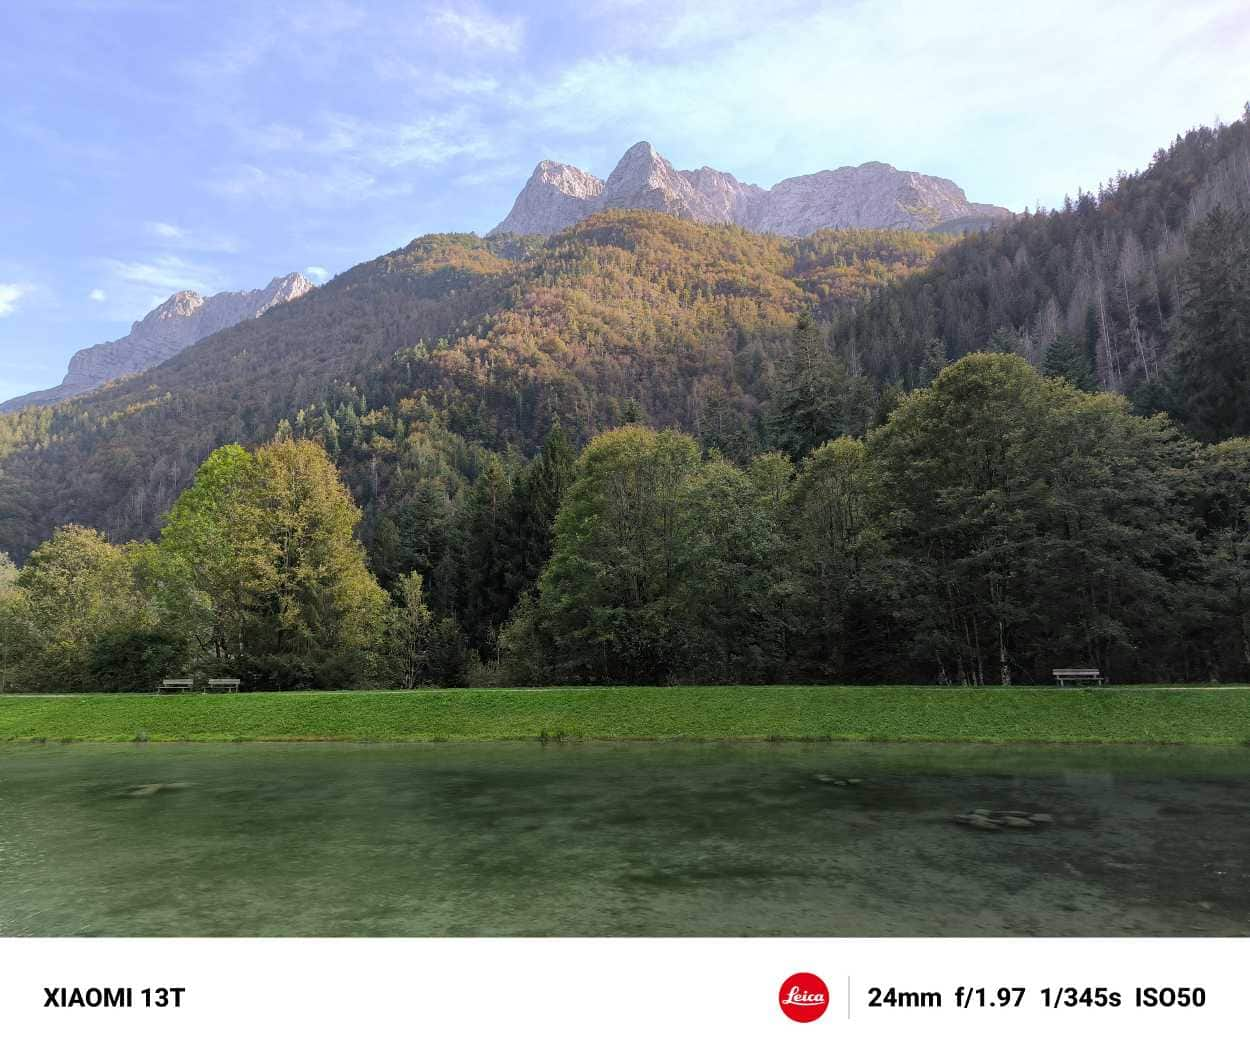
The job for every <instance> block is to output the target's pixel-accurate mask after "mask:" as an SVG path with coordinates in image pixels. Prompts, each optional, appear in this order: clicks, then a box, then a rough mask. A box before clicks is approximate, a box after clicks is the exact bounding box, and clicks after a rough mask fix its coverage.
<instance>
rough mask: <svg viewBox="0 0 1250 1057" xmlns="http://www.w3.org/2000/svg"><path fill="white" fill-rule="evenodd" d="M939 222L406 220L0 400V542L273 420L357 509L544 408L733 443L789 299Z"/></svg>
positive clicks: (805, 300) (855, 272)
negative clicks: (47, 394)
mask: <svg viewBox="0 0 1250 1057" xmlns="http://www.w3.org/2000/svg"><path fill="white" fill-rule="evenodd" d="M949 241H950V240H949V239H948V238H946V237H943V236H927V235H921V234H916V233H912V232H897V233H895V232H867V233H865V232H822V233H817V234H816V235H814V236H812V237H811V238H808V239H802V240H793V239H782V238H778V237H772V236H763V235H753V234H749V233H747V232H744V231H741V230H739V229H736V228H727V227H707V226H701V225H698V224H694V223H691V222H687V221H682V220H677V219H675V218H671V217H666V216H660V215H656V214H648V213H605V214H600V215H597V216H595V217H593V218H591V219H590V220H588V221H586V222H584V223H583V224H581V225H579V226H578V227H577V228H575V229H573V230H572V231H569V232H566V233H564V234H561V235H558V236H555V237H553V238H551V239H550V240H542V239H517V238H510V237H505V236H500V237H495V238H491V239H488V240H483V239H479V238H476V237H475V236H470V235H432V236H426V237H423V238H420V239H417V240H415V241H414V242H412V243H411V244H410V245H408V246H407V247H405V248H404V249H402V250H399V251H396V252H394V253H391V254H387V255H385V256H383V257H380V258H378V259H377V260H374V261H370V262H368V263H365V264H361V265H359V266H357V267H355V268H353V269H351V270H350V271H348V272H346V273H344V274H343V275H341V276H339V277H337V278H336V279H334V280H333V281H331V282H329V283H327V284H326V285H325V286H324V287H321V288H319V289H317V290H314V291H312V292H311V293H309V294H308V295H306V296H305V297H304V298H302V299H301V300H300V301H298V302H295V303H292V304H289V305H283V306H279V307H277V308H275V309H273V310H271V311H270V312H267V313H266V314H265V315H264V316H263V317H261V318H260V319H257V320H253V321H249V322H247V323H244V324H241V325H239V326H237V327H233V328H231V329H229V330H227V331H222V332H220V333H218V334H216V335H213V336H212V337H210V338H209V339H207V340H206V341H203V342H200V343H199V344H197V345H195V346H192V347H191V348H189V349H187V350H185V351H184V352H183V353H181V354H180V355H178V356H176V357H174V358H173V359H172V360H169V361H168V362H166V363H164V364H162V365H160V366H159V367H157V368H155V369H153V370H150V371H147V372H145V373H144V374H142V375H139V376H136V377H134V378H131V379H126V380H123V381H121V382H119V383H117V384H114V385H112V386H110V387H108V388H106V389H105V390H102V391H100V392H98V393H95V394H92V395H90V396H88V397H85V398H82V399H79V400H76V401H73V402H70V403H66V404H62V405H58V406H57V407H54V408H41V409H30V410H26V411H23V412H21V413H19V414H15V415H7V416H0V453H2V455H0V458H2V459H3V461H2V463H0V549H4V550H7V551H9V552H10V553H13V554H14V555H16V556H21V555H24V554H26V553H27V552H29V551H30V549H32V548H33V547H34V546H35V545H36V544H38V542H39V541H40V540H42V539H45V538H47V537H48V535H49V534H50V533H51V531H52V529H53V528H54V527H56V526H57V525H60V524H63V523H66V522H71V521H73V522H81V523H83V524H88V525H92V526H95V527H98V528H100V529H102V530H104V531H106V532H107V533H108V534H109V535H110V536H111V537H113V538H116V539H128V538H132V537H134V538H142V537H144V536H149V535H151V534H152V533H153V532H154V531H155V530H156V529H157V528H158V527H159V523H160V517H161V515H162V514H163V513H164V511H165V510H167V509H168V508H169V506H170V504H171V503H172V502H173V500H174V498H175V497H176V496H177V495H178V494H179V492H180V491H181V490H182V489H183V488H185V487H186V485H187V483H188V481H189V480H190V476H191V474H192V472H193V471H194V469H195V467H196V466H197V465H198V464H199V462H200V461H201V460H202V459H203V458H204V457H205V456H206V455H207V454H208V453H209V452H210V451H211V450H213V449H214V448H216V447H218V446H220V445H222V444H225V443H232V442H238V443H242V444H246V445H255V444H258V443H261V442H264V441H266V440H269V439H270V438H272V437H273V436H274V435H275V433H276V432H277V431H278V430H279V428H280V426H281V425H282V423H283V422H284V420H285V422H286V427H283V428H288V429H290V430H291V431H293V433H294V434H295V435H296V436H310V437H315V438H320V439H322V440H323V442H324V443H325V445H326V446H327V448H328V449H329V450H330V451H331V453H332V454H333V455H334V456H335V457H336V459H337V460H338V461H339V463H340V465H341V467H342V468H343V470H344V472H345V473H346V475H347V478H348V480H349V482H350V484H351V487H352V490H353V493H354V495H355V497H356V498H357V500H358V501H360V502H361V503H362V505H364V506H365V507H366V510H367V517H368V519H369V520H368V522H367V525H369V526H372V525H373V524H375V523H376V521H377V520H378V518H379V517H380V516H381V514H382V513H383V512H384V511H387V510H390V511H395V510H401V511H402V510H404V509H406V507H407V505H408V504H409V503H410V502H411V500H412V492H411V488H413V487H416V486H415V485H414V484H413V483H412V482H413V481H414V480H417V479H419V480H420V482H421V485H422V486H423V487H424V486H427V485H429V484H430V483H431V482H432V481H439V484H438V488H440V489H441V490H442V493H443V495H444V498H445V499H454V498H455V492H456V489H457V488H458V487H459V486H460V485H461V484H463V482H464V481H466V480H473V479H475V478H476V476H477V473H478V469H479V466H480V464H481V463H482V461H483V460H484V458H485V455H484V450H485V449H489V450H491V451H495V452H498V453H500V454H501V455H505V457H506V453H507V452H508V451H512V450H515V451H517V452H520V453H523V454H526V455H529V454H532V453H533V452H534V451H535V450H537V448H538V446H539V445H540V444H541V443H542V440H543V438H544V437H545V436H546V434H547V431H548V430H549V429H550V428H551V426H552V425H553V424H555V423H560V424H561V425H562V426H563V428H564V430H565V433H566V434H567V436H568V437H569V439H570V440H571V441H572V442H573V443H574V444H575V445H579V446H580V444H581V443H582V442H584V441H585V440H587V439H589V438H590V437H591V436H593V435H595V434H596V433H597V432H599V431H601V430H603V429H606V428H610V427H612V426H614V425H617V424H619V423H620V422H622V421H626V420H630V419H635V418H638V417H640V416H645V417H647V418H648V419H650V420H651V421H654V422H656V423H657V424H661V425H665V424H672V425H680V426H682V427H684V428H687V429H690V430H691V431H692V432H694V433H695V434H696V435H697V436H699V437H700V438H701V439H702V440H704V441H705V442H706V443H708V444H710V445H714V446H721V447H723V448H726V449H728V450H733V451H735V452H738V453H741V454H743V455H748V454H750V453H752V452H753V451H755V450H758V448H759V447H760V446H761V445H762V444H763V436H764V431H765V420H766V417H767V416H766V414H765V403H766V401H767V399H768V396H769V392H770V388H769V387H770V382H771V378H772V372H773V369H774V366H775V364H776V363H777V362H778V360H779V359H781V358H782V357H783V356H784V355H785V354H786V352H787V350H788V348H789V345H790V335H791V332H792V331H793V328H794V322H795V319H796V318H797V316H798V315H799V313H800V312H801V311H803V310H804V309H811V310H813V311H816V312H817V313H823V314H826V315H827V314H829V313H830V312H832V311H833V310H834V309H836V308H837V307H838V306H841V305H846V304H849V303H852V302H853V301H854V300H856V299H858V298H859V297H860V296H862V294H863V293H864V292H865V291H866V290H868V289H871V288H872V287H873V286H876V285H879V284H880V283H882V282H886V281H888V280H889V279H891V278H895V277H899V276H902V275H906V274H909V273H910V272H911V271H914V270H915V269H917V268H919V267H921V266H923V265H925V264H927V263H929V262H930V261H931V260H932V259H933V257H934V255H935V253H936V252H937V251H938V249H939V248H941V247H942V246H944V245H946V244H947V243H948V242H949ZM432 451H437V452H438V453H439V455H438V459H437V461H439V462H445V463H446V470H447V472H448V473H449V475H450V476H449V478H448V479H447V480H440V477H441V476H443V475H444V468H439V469H437V470H434V469H433V468H432V467H431V466H430V459H431V458H432V456H431V455H430V452H432ZM414 461H416V462H418V463H420V464H421V465H422V466H423V467H424V468H423V469H422V470H421V471H418V472H416V473H415V474H414V472H413V471H412V470H411V469H410V466H411V463H412V462H414ZM366 531H367V532H368V531H370V529H368V528H367V530H366Z"/></svg>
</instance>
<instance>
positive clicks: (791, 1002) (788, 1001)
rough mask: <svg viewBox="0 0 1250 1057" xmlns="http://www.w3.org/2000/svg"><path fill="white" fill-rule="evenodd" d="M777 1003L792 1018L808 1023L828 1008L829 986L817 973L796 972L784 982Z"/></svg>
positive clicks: (778, 993) (801, 1022)
mask: <svg viewBox="0 0 1250 1057" xmlns="http://www.w3.org/2000/svg"><path fill="white" fill-rule="evenodd" d="M777 1003H778V1004H779V1005H780V1006H781V1012H783V1013H784V1014H785V1015H786V1016H787V1017H789V1018H790V1019H791V1020H797V1021H798V1022H799V1023H800V1024H807V1023H810V1022H811V1021H813V1020H815V1019H816V1018H817V1017H819V1016H820V1015H821V1014H823V1013H824V1011H825V1010H826V1009H827V1008H828V1006H829V988H827V987H826V986H825V982H824V980H822V979H821V978H820V977H819V976H817V975H816V974H815V973H795V974H794V975H793V976H789V977H787V978H786V980H785V982H784V983H782V985H781V990H780V991H778V992H777Z"/></svg>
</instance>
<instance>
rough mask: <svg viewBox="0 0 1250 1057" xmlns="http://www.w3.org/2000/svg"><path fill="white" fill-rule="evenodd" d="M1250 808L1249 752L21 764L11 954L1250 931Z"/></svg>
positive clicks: (431, 753)
mask: <svg viewBox="0 0 1250 1057" xmlns="http://www.w3.org/2000/svg"><path fill="white" fill-rule="evenodd" d="M818 775H825V776H832V777H857V778H861V779H863V781H862V783H861V784H859V785H854V786H844V787H839V786H836V785H833V784H832V783H829V782H822V781H820V780H818V778H817V776H818ZM157 784H159V785H161V786H162V788H160V789H159V790H156V791H155V792H151V791H150V790H143V792H148V793H149V795H134V794H135V791H136V789H139V788H140V787H143V786H152V785H157ZM976 807H985V808H989V809H991V810H1007V809H1019V810H1031V811H1044V812H1049V813H1052V814H1053V815H1054V816H1055V822H1054V823H1053V824H1052V825H1050V826H1047V827H1045V828H1044V829H1038V830H1031V831H1003V832H997V833H983V832H977V831H974V830H969V829H966V828H964V827H960V826H957V825H954V824H952V823H951V822H950V817H951V816H952V815H953V814H955V813H958V812H962V811H967V810H970V809H972V808H976ZM1248 808H1250V751H1247V750H1245V749H1197V748H1188V749H1149V748H1123V747H1119V748H1105V749H1103V748H1087V747H1061V748H1060V747H1023V748H1021V747H1013V748H1003V747H993V746H969V745H963V746H917V745H836V744H835V745H793V744H785V745H767V744H761V745H721V744H701V745H694V744H684V745H675V744H668V745H657V744H548V745H546V746H543V745H539V744H537V743H532V744H517V743H513V744H489V745H456V744H436V745H254V744H253V745H125V746H119V745H64V746H61V745H57V746H51V745H49V746H10V747H5V748H2V749H0V935H35V936H51V935H93V936H94V935H106V936H153V935H352V936H356V935H405V936H436V935H478V934H481V935H665V936H667V935H854V936H874V935H900V936H926V935H933V936H939V935H940V936H964V935H987V936H1001V935H1042V936H1047V935H1052V936H1057V935H1250V810H1248Z"/></svg>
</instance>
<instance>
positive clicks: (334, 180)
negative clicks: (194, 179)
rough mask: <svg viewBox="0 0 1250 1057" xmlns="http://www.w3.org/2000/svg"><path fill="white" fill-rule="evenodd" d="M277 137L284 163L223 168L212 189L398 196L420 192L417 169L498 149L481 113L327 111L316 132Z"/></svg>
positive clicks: (269, 194)
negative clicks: (409, 117) (376, 117)
mask: <svg viewBox="0 0 1250 1057" xmlns="http://www.w3.org/2000/svg"><path fill="white" fill-rule="evenodd" d="M272 142H273V144H274V150H273V153H274V154H276V155H278V156H280V157H281V161H278V162H275V163H273V164H269V163H266V164H264V165H258V164H253V163H247V164H238V165H233V166H228V167H225V168H223V169H221V170H219V171H218V172H217V173H216V174H214V175H213V176H212V177H211V178H210V179H209V180H208V181H207V182H206V186H207V187H208V189H209V190H210V191H212V192H213V193H215V194H218V195H221V196H223V197H226V198H238V199H247V200H253V201H260V202H265V203H267V204H269V205H271V206H275V207H280V206H292V205H295V206H305V207H308V206H312V207H322V206H329V205H337V204H340V203H343V202H356V201H361V200H364V199H383V198H393V197H398V196H402V195H409V194H413V193H415V187H414V179H415V177H416V175H417V174H416V173H413V172H411V171H410V170H411V169H428V168H433V167H436V166H440V165H444V164H446V163H448V162H451V161H453V160H461V159H468V160H471V161H480V160H483V159H490V158H492V157H494V156H495V154H496V151H497V150H498V147H497V145H496V143H495V142H494V141H493V140H492V138H491V136H490V135H489V134H488V133H487V131H486V129H485V128H483V127H481V126H480V123H479V119H478V118H477V117H475V116H474V115H473V114H471V113H468V112H465V111H462V110H455V111H451V112H447V113H441V114H436V115H434V116H431V117H426V118H421V119H419V120H416V121H397V122H384V121H370V120H365V119H362V118H358V117H354V116H352V115H349V114H327V115H325V116H324V117H323V118H322V119H321V127H320V129H319V130H318V132H317V134H315V135H313V134H309V135H304V134H302V133H301V134H300V136H299V137H280V138H279V139H276V140H274V141H272ZM255 145H256V144H254V146H255Z"/></svg>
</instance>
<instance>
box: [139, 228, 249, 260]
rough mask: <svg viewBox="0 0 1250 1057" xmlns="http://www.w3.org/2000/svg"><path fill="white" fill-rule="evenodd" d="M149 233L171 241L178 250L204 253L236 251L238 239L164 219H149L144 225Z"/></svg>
mask: <svg viewBox="0 0 1250 1057" xmlns="http://www.w3.org/2000/svg"><path fill="white" fill-rule="evenodd" d="M144 228H145V230H146V231H147V232H148V234H149V235H152V236H154V237H155V238H156V239H157V240H159V241H161V242H167V243H172V244H174V245H176V246H177V247H178V248H179V249H180V250H183V251H188V250H200V251H202V252H204V253H238V252H239V242H238V239H236V238H234V237H233V236H230V235H215V234H210V233H207V232H202V231H193V230H192V229H190V228H185V227H180V226H179V225H177V224H170V223H169V222H168V221H164V220H150V221H148V222H147V223H146V224H145V225H144Z"/></svg>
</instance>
